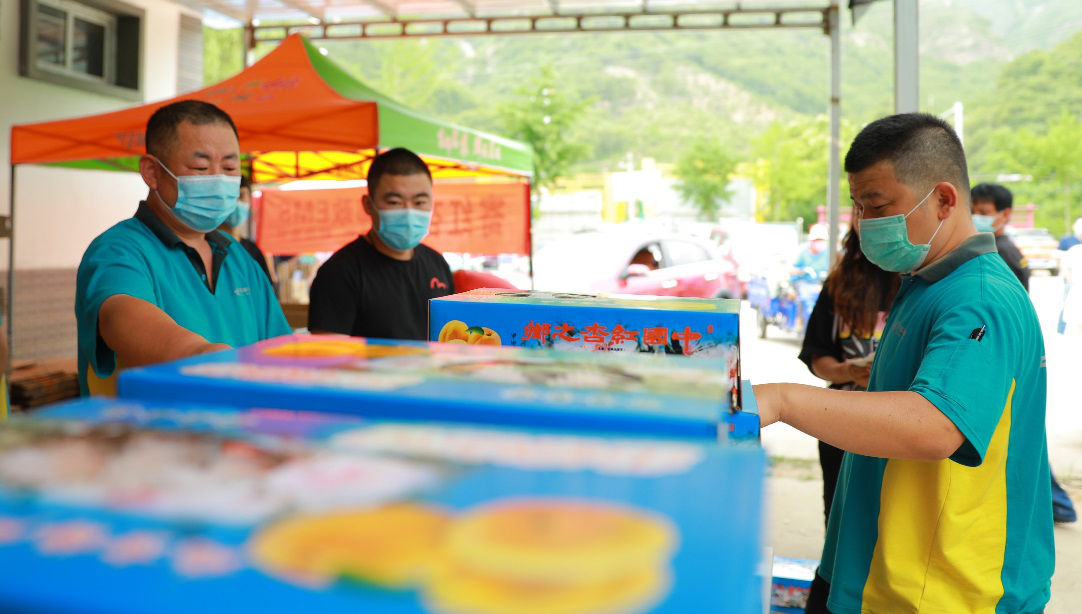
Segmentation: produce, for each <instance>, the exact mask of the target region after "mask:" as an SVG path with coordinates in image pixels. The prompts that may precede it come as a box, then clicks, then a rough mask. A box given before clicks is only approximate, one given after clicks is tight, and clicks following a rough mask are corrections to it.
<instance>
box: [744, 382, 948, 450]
mask: <svg viewBox="0 0 1082 614" xmlns="http://www.w3.org/2000/svg"><path fill="white" fill-rule="evenodd" d="M760 388H762V389H764V392H766V393H767V394H766V395H765V397H766V398H765V399H764V400H765V401H766V402H768V403H772V404H775V407H776V409H777V418H778V420H779V421H781V422H785V423H786V424H789V425H790V426H792V427H794V428H796V429H799V430H801V431H803V432H805V433H807V434H809V435H811V436H812V437H815V438H816V439H819V440H821V441H824V442H826V443H829V444H830V445H832V446H835V447H838V448H841V449H843V450H848V451H850V452H855V453H857V454H863V455H865V456H876V457H881V458H899V459H910V460H923V461H934V460H942V459H944V458H947V457H948V456H950V455H951V454H953V453H954V452H955V451H956V450H957V449H958V448H959V447H960V446H961V445H962V443H963V442H964V441H965V438H964V437H963V436H962V433H961V432H960V431H959V430H958V427H956V426H955V425H954V423H953V422H951V421H950V420H949V419H948V418H947V417H946V416H945V415H943V413H942V412H940V411H939V409H938V408H936V406H934V405H932V404H931V403H930V402H929V401H928V400H927V399H925V398H924V397H922V396H921V395H919V394H917V393H915V392H849V391H839V390H824V389H822V388H816V387H813V386H803V385H800V384H773V385H767V386H762V387H757V388H756V395H757V396H758V395H759V394H760Z"/></svg>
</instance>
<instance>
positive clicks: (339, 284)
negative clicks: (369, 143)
mask: <svg viewBox="0 0 1082 614" xmlns="http://www.w3.org/2000/svg"><path fill="white" fill-rule="evenodd" d="M361 204H362V206H363V207H364V210H365V213H367V214H368V215H369V216H370V217H371V218H372V230H371V231H369V232H368V234H366V235H362V236H360V237H358V238H357V239H356V240H355V241H353V242H352V243H350V244H348V245H346V246H345V247H343V248H342V249H340V250H338V251H337V252H335V253H334V255H333V256H331V257H330V259H329V260H327V262H325V263H323V266H321V267H319V271H317V272H316V278H315V280H313V281H312V288H311V291H310V302H309V306H308V328H309V330H311V331H312V332H313V333H340V334H344V335H353V336H356V337H375V338H382V339H414V340H418V341H425V340H427V339H428V301H429V300H430V299H434V298H439V297H441V296H447V295H449V294H454V292H455V287H454V279H453V278H452V276H451V268H450V267H449V266H448V265H447V261H446V260H445V259H444V258H443V256H442V255H441V254H440V253H439V252H437V251H436V250H434V249H432V248H430V247H428V246H426V245H422V244H421V241H422V240H423V239H424V238H425V237H426V236H427V235H428V226H429V222H430V221H431V219H432V207H433V204H434V201H433V197H432V174H431V173H430V172H429V170H428V166H427V165H425V163H424V160H422V159H421V158H420V157H419V156H417V154H415V153H413V152H411V151H409V150H408V149H401V148H399V149H391V150H389V151H386V152H384V153H381V154H380V155H378V156H376V159H375V160H373V161H372V165H371V167H369V169H368V194H366V195H365V196H364V198H363V199H362V201H361Z"/></svg>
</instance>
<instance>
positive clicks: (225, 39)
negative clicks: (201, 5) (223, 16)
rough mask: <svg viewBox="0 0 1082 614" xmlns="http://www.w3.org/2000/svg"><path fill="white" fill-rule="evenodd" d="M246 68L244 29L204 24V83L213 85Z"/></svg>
mask: <svg viewBox="0 0 1082 614" xmlns="http://www.w3.org/2000/svg"><path fill="white" fill-rule="evenodd" d="M243 68H244V29H243V28H234V29H231V30H217V29H215V28H211V27H209V26H203V85H213V84H215V83H218V82H219V81H223V80H225V79H228V78H229V77H232V76H233V75H235V74H237V73H239V72H240V71H241V69H243Z"/></svg>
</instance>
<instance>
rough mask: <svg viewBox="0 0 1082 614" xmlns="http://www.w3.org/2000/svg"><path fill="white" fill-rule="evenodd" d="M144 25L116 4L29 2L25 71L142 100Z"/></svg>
mask: <svg viewBox="0 0 1082 614" xmlns="http://www.w3.org/2000/svg"><path fill="white" fill-rule="evenodd" d="M142 21H143V12H142V10H140V9H137V8H134V7H130V6H128V5H125V4H122V3H119V2H116V1H114V0H96V1H83V0H23V2H22V27H21V32H22V37H21V38H22V41H21V42H22V45H21V51H22V53H21V58H20V59H21V62H20V64H21V66H20V68H21V70H20V73H21V74H22V75H23V76H25V77H30V78H33V79H40V80H43V81H49V82H52V83H57V84H60V85H67V86H71V87H78V88H81V89H86V90H89V91H94V92H97V93H102V94H110V95H115V96H119V97H122V98H127V99H132V100H139V99H141V98H142V88H141V85H140V81H139V66H140V63H141V62H140V57H139V54H140V49H141V45H140V39H141V37H142Z"/></svg>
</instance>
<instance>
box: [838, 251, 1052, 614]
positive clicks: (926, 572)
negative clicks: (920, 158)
mask: <svg viewBox="0 0 1082 614" xmlns="http://www.w3.org/2000/svg"><path fill="white" fill-rule="evenodd" d="M1044 360H1045V358H1044V341H1043V337H1042V335H1041V328H1040V325H1039V324H1038V322H1037V315H1036V313H1035V312H1034V310H1033V305H1032V304H1031V303H1030V300H1029V297H1028V296H1027V295H1026V293H1025V291H1024V290H1023V289H1022V286H1021V284H1020V283H1019V282H1018V279H1017V278H1016V277H1015V276H1014V274H1013V273H1012V272H1011V270H1010V269H1009V268H1008V267H1007V265H1006V263H1004V261H1003V259H1002V258H1000V257H999V255H998V254H997V253H996V245H995V240H994V239H993V238H992V235H991V234H979V235H977V236H975V237H972V238H970V239H968V240H967V241H965V242H964V243H963V244H962V245H960V246H959V247H958V248H956V249H955V250H954V251H952V252H950V253H949V254H947V255H946V256H945V257H944V258H942V259H941V260H939V261H936V262H934V263H932V264H931V265H929V266H927V267H925V268H924V269H922V270H921V271H919V272H917V273H916V274H915V275H911V276H907V277H905V278H904V279H903V281H902V286H901V289H900V290H899V291H898V296H897V298H896V299H895V301H894V305H893V306H892V307H891V311H890V317H889V318H888V319H887V323H886V332H885V333H884V334H883V338H882V341H881V342H880V344H879V349H878V352H877V354H876V358H875V364H874V365H873V366H872V374H871V381H870V385H869V390H871V391H901V390H909V391H913V392H916V393H917V394H920V395H921V396H923V397H924V398H926V399H928V401H929V402H931V403H932V404H933V405H935V406H936V407H937V408H939V410H940V411H941V412H943V414H944V415H945V416H947V417H948V418H949V419H950V420H951V421H952V422H953V423H954V424H955V425H956V426H957V427H958V429H959V430H960V431H961V432H962V434H963V435H964V436H965V438H966V441H965V443H964V444H963V445H962V447H960V448H959V449H958V450H957V451H956V452H955V453H954V454H953V455H952V456H951V457H950V458H949V459H947V460H943V461H939V462H919V461H908V460H894V459H884V458H872V457H868V456H861V455H859V454H851V453H846V454H845V458H844V460H843V461H842V468H841V474H840V477H839V480H838V490H837V492H836V494H835V497H834V506H833V509H832V510H831V515H830V521H829V526H828V529H827V539H826V545H825V546H824V549H823V560H822V563H821V566H820V574H821V575H822V576H823V577H824V579H826V580H827V581H828V582H830V583H831V587H830V599H829V602H828V606H829V608H830V610H831V611H832V612H835V613H836V614H849V613H853V614H857V613H860V612H890V613H895V612H927V613H932V612H935V613H951V614H953V613H960V612H965V613H967V614H970V613H979V612H1040V611H1042V610H1043V608H1044V606H1045V604H1046V603H1047V602H1048V598H1049V587H1050V585H1051V578H1052V570H1053V567H1054V565H1055V549H1054V546H1053V538H1052V501H1051V496H1052V495H1051V488H1050V474H1049V469H1048V447H1047V442H1046V437H1045V423H1044V421H1045V377H1046V373H1045V365H1044Z"/></svg>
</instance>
